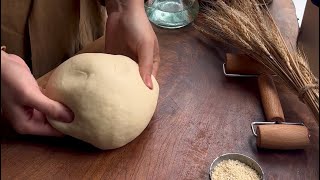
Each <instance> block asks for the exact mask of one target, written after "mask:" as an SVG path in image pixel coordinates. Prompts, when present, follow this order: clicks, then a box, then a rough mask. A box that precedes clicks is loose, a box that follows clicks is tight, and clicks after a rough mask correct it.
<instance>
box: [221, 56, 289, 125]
mask: <svg viewBox="0 0 320 180" xmlns="http://www.w3.org/2000/svg"><path fill="white" fill-rule="evenodd" d="M225 66H226V67H225V71H226V73H228V74H238V75H239V76H243V75H244V76H246V75H252V77H255V76H257V77H258V85H259V91H260V96H261V102H262V106H263V109H264V113H265V116H266V120H267V121H270V122H273V121H277V122H284V121H285V120H284V114H283V111H282V107H281V103H280V100H279V96H278V92H277V89H276V87H275V84H274V82H273V80H272V77H271V75H270V74H271V72H270V71H268V70H266V68H264V67H263V66H262V65H261V64H260V63H258V62H257V61H255V60H253V59H251V58H250V57H249V56H247V55H244V54H239V55H238V54H229V53H228V54H227V55H226V65H225Z"/></svg>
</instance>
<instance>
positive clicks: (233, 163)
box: [210, 153, 264, 180]
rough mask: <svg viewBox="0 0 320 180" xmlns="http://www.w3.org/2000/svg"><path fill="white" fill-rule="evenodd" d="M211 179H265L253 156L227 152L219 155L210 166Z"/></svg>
mask: <svg viewBox="0 0 320 180" xmlns="http://www.w3.org/2000/svg"><path fill="white" fill-rule="evenodd" d="M210 179H211V180H244V179H245V180H264V174H263V171H262V168H261V167H260V165H259V164H258V163H257V162H256V161H255V160H253V159H252V158H250V157H248V156H246V155H243V154H239V153H227V154H223V155H221V156H219V157H217V158H216V159H215V160H214V161H213V162H212V164H211V166H210Z"/></svg>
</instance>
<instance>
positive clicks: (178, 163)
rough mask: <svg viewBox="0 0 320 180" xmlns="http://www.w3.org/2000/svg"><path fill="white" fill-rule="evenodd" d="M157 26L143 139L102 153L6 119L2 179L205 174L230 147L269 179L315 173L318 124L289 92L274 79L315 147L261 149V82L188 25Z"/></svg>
mask: <svg viewBox="0 0 320 180" xmlns="http://www.w3.org/2000/svg"><path fill="white" fill-rule="evenodd" d="M274 1H280V0H274ZM287 2H290V3H291V1H287ZM290 5H291V4H290ZM278 8H279V9H281V8H282V7H281V6H279V7H278ZM284 16H287V14H285V15H284ZM288 18H290V17H288ZM289 27H291V26H286V27H285V28H289ZM154 28H155V31H156V33H157V35H158V39H159V43H160V51H161V52H160V54H161V60H162V62H161V65H160V69H159V74H158V77H157V80H158V82H159V84H160V97H159V102H158V107H157V110H156V113H155V115H154V117H153V119H152V120H151V122H150V124H149V125H148V127H147V128H146V129H145V131H144V132H143V133H142V134H141V135H140V136H139V137H138V138H136V139H135V140H134V141H132V142H131V143H129V144H128V145H126V146H125V147H123V148H119V149H116V150H112V151H99V150H97V149H95V148H93V147H91V146H89V145H87V144H85V143H82V142H80V141H77V140H75V139H73V138H69V137H66V138H48V137H35V136H19V135H16V134H14V133H12V132H11V131H10V130H9V128H8V126H4V125H1V134H2V136H1V179H3V180H7V179H10V180H11V179H23V180H25V179H32V180H37V179H41V180H42V179H76V180H78V179H117V180H118V179H130V180H131V179H137V180H143V179H148V180H149V179H156V180H157V179H160V180H164V179H165V180H167V179H168V180H171V179H172V180H177V179H187V180H188V179H190V180H191V179H192V180H194V179H208V178H209V174H208V170H209V166H210V163H211V162H212V161H213V160H214V159H215V158H216V157H217V156H219V155H221V154H223V153H227V152H238V153H243V154H246V155H248V156H250V157H252V158H254V159H255V160H256V161H257V162H259V164H260V165H261V167H262V168H263V170H264V172H265V175H266V179H269V180H272V179H284V180H286V179H290V180H294V179H297V180H300V179H306V180H314V179H318V176H319V160H318V159H319V142H318V140H319V136H318V134H319V128H318V126H317V125H316V123H315V121H314V119H313V116H312V113H311V112H310V111H309V110H308V108H307V107H306V106H305V105H304V104H303V103H301V102H300V101H299V100H298V98H297V97H296V96H295V95H293V94H292V93H291V91H289V90H288V89H287V88H285V87H284V86H283V85H282V84H281V83H277V84H276V86H277V88H278V92H279V96H280V99H281V102H283V104H282V105H283V110H284V114H285V116H286V120H287V121H289V122H290V121H292V122H297V121H303V122H304V123H305V124H306V126H307V127H308V129H309V131H310V133H311V145H310V146H309V147H308V148H307V149H305V150H303V151H301V150H300V151H268V150H260V149H257V148H256V145H255V138H254V136H253V135H252V133H251V130H250V123H251V122H253V121H264V116H263V110H262V105H261V102H260V97H259V90H258V85H257V82H256V80H255V79H240V80H239V79H237V80H235V79H229V78H226V77H224V75H223V72H222V64H223V61H224V59H225V53H226V52H225V49H224V48H219V47H217V44H213V43H211V42H210V41H208V40H207V39H204V38H202V37H201V36H200V35H199V34H198V33H197V32H196V31H195V30H194V29H193V28H192V27H191V26H188V27H185V28H182V29H179V30H164V29H159V28H156V27H154Z"/></svg>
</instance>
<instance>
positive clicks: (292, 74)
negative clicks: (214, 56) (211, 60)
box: [195, 0, 319, 123]
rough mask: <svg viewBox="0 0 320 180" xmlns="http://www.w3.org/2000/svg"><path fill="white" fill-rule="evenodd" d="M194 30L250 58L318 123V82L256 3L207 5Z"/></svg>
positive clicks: (232, 0) (228, 0)
mask: <svg viewBox="0 0 320 180" xmlns="http://www.w3.org/2000/svg"><path fill="white" fill-rule="evenodd" d="M200 16H202V18H199V21H197V23H196V25H195V27H196V29H198V30H199V31H200V32H202V33H204V34H205V35H208V36H209V37H211V38H213V39H214V40H216V41H220V42H222V43H225V44H228V45H231V46H233V47H235V48H237V49H239V50H240V51H242V52H243V53H245V54H247V55H249V56H251V57H252V58H253V59H255V60H257V61H258V62H260V63H261V64H263V65H264V66H265V67H266V68H268V69H269V70H271V71H273V72H274V73H275V74H276V75H278V76H279V77H280V78H281V79H282V80H283V82H284V83H285V84H286V85H287V86H288V87H290V88H292V89H294V90H295V91H296V92H297V94H298V95H299V98H300V100H302V101H303V102H304V103H306V104H307V105H308V106H309V108H310V109H311V110H312V112H313V114H314V115H315V117H316V121H317V123H319V82H318V79H317V78H316V77H315V76H314V75H313V73H312V72H311V70H310V68H309V65H308V61H307V60H306V57H305V56H304V55H303V53H302V52H301V51H300V50H296V51H295V50H294V51H293V52H290V50H289V48H288V46H287V45H286V43H285V41H284V39H283V37H282V35H281V33H280V31H279V29H278V27H277V25H276V24H275V22H274V20H273V18H272V17H271V15H270V12H269V11H268V9H267V8H261V7H260V6H259V5H258V4H257V2H256V0H212V1H209V0H207V1H205V5H204V6H203V12H202V13H200Z"/></svg>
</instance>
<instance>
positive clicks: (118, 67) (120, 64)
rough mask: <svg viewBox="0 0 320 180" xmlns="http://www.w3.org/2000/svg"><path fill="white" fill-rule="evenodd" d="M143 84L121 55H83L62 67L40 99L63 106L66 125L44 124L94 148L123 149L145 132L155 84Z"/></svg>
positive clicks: (133, 65) (155, 94)
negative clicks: (67, 112) (67, 113)
mask: <svg viewBox="0 0 320 180" xmlns="http://www.w3.org/2000/svg"><path fill="white" fill-rule="evenodd" d="M152 83H153V89H152V90H150V89H149V88H148V87H147V86H146V85H145V84H144V82H143V80H142V78H141V76H140V73H139V68H138V65H137V63H136V62H134V61H133V60H131V59H130V58H128V57H125V56H121V55H110V54H102V53H86V54H80V55H76V56H74V57H72V58H70V59H68V60H67V61H65V62H64V63H62V64H61V65H60V66H59V67H58V68H57V69H56V70H55V71H54V72H53V74H52V75H51V77H50V79H49V81H48V84H47V86H46V92H45V93H46V95H47V96H48V97H49V98H51V99H53V100H56V101H58V102H61V103H63V104H65V105H66V106H67V107H69V108H70V109H71V110H72V111H73V112H74V115H75V118H74V121H73V122H71V123H63V122H59V121H54V120H49V123H50V124H51V125H52V126H53V127H54V128H56V129H57V130H59V131H61V132H62V133H64V134H67V135H70V136H73V137H75V138H77V139H80V140H83V141H85V142H87V143H90V144H92V145H94V146H95V147H97V148H100V149H104V150H105V149H114V148H119V147H121V146H124V145H126V144H127V143H129V142H130V141H132V140H133V139H135V138H136V137H137V136H139V135H140V134H141V133H142V131H143V130H144V129H145V128H146V127H147V125H148V123H149V121H150V120H151V118H152V116H153V114H154V111H155V109H156V105H157V100H158V95H159V85H158V83H157V81H156V80H155V78H154V77H153V76H152Z"/></svg>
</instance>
